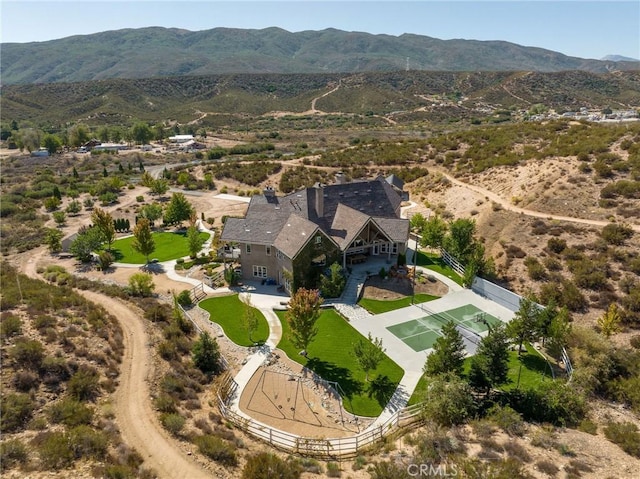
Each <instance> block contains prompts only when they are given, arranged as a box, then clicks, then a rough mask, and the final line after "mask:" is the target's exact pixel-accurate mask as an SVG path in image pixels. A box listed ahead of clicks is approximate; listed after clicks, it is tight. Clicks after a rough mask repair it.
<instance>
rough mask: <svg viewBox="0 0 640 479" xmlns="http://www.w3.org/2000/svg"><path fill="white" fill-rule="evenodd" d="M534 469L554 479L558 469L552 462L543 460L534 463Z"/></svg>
mask: <svg viewBox="0 0 640 479" xmlns="http://www.w3.org/2000/svg"><path fill="white" fill-rule="evenodd" d="M536 468H537V469H538V470H539V471H540V472H543V473H544V474H546V475H547V476H551V477H555V476H556V474H558V471H560V469H559V468H558V466H556V465H555V464H554V463H553V462H551V461H547V460H543V461H538V462H536Z"/></svg>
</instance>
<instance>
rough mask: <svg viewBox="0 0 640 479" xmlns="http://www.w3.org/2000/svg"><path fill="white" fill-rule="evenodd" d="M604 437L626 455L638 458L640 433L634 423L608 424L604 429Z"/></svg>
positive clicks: (639, 456) (639, 454)
mask: <svg viewBox="0 0 640 479" xmlns="http://www.w3.org/2000/svg"><path fill="white" fill-rule="evenodd" d="M604 435H605V436H606V437H607V439H609V440H610V441H611V442H613V443H615V444H617V445H618V446H620V448H621V449H622V450H623V451H624V452H626V453H627V454H629V455H631V456H634V457H638V458H640V432H638V426H636V425H635V424H634V423H632V422H622V423H616V422H612V423H609V424H608V425H607V426H606V427H605V428H604Z"/></svg>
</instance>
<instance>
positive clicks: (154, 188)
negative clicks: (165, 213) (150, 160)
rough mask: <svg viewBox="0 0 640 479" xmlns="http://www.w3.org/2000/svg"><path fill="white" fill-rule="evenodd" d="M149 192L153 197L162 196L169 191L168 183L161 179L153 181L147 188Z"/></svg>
mask: <svg viewBox="0 0 640 479" xmlns="http://www.w3.org/2000/svg"><path fill="white" fill-rule="evenodd" d="M149 190H150V191H151V193H152V194H154V195H158V196H162V195H164V194H165V193H166V192H167V191H169V183H168V182H167V180H165V179H163V178H158V179H157V180H153V182H152V183H151V186H149Z"/></svg>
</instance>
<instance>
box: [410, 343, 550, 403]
mask: <svg viewBox="0 0 640 479" xmlns="http://www.w3.org/2000/svg"><path fill="white" fill-rule="evenodd" d="M525 346H526V349H527V351H526V352H524V351H522V355H521V356H520V357H518V352H517V351H510V352H509V376H508V377H509V382H507V383H506V384H504V385H503V386H502V387H501V388H500V389H501V390H503V391H510V390H512V389H515V388H516V387H518V374H520V389H523V390H526V389H535V388H536V387H538V386H539V385H540V383H542V382H543V381H546V380H548V379H552V378H553V376H552V374H551V369H550V366H549V364H548V363H547V361H545V359H544V358H543V357H542V356H540V354H538V353H537V352H536V351H535V349H533V347H532V346H531V345H530V344H525ZM520 365H522V369H521V368H520ZM470 368H471V358H470V357H469V358H467V359H465V361H464V371H463V374H464V375H466V374H467V373H468V372H469V369H470ZM427 385H428V380H427V378H426V376H422V377H421V378H420V381H419V382H418V385H417V386H416V389H415V390H414V392H413V394H412V395H411V398H410V399H409V405H411V404H416V403H419V402H420V401H421V400H422V397H423V395H424V391H425V390H426V388H427Z"/></svg>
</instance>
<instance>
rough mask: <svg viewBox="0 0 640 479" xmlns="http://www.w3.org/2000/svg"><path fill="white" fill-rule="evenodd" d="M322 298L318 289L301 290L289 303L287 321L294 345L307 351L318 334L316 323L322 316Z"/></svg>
mask: <svg viewBox="0 0 640 479" xmlns="http://www.w3.org/2000/svg"><path fill="white" fill-rule="evenodd" d="M322 301H323V300H322V297H321V296H320V292H319V291H318V290H317V289H306V288H299V289H298V290H297V291H296V292H295V293H294V295H293V296H292V297H291V300H290V301H289V309H288V310H287V313H286V319H287V322H288V323H289V328H290V331H291V333H290V334H291V337H290V340H291V342H292V343H293V345H294V346H295V347H297V348H299V349H301V350H304V351H306V350H307V347H308V346H309V344H310V343H311V341H312V340H313V338H314V337H315V335H316V334H317V333H318V329H317V328H316V321H317V320H318V317H319V316H320V306H321V305H322Z"/></svg>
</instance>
